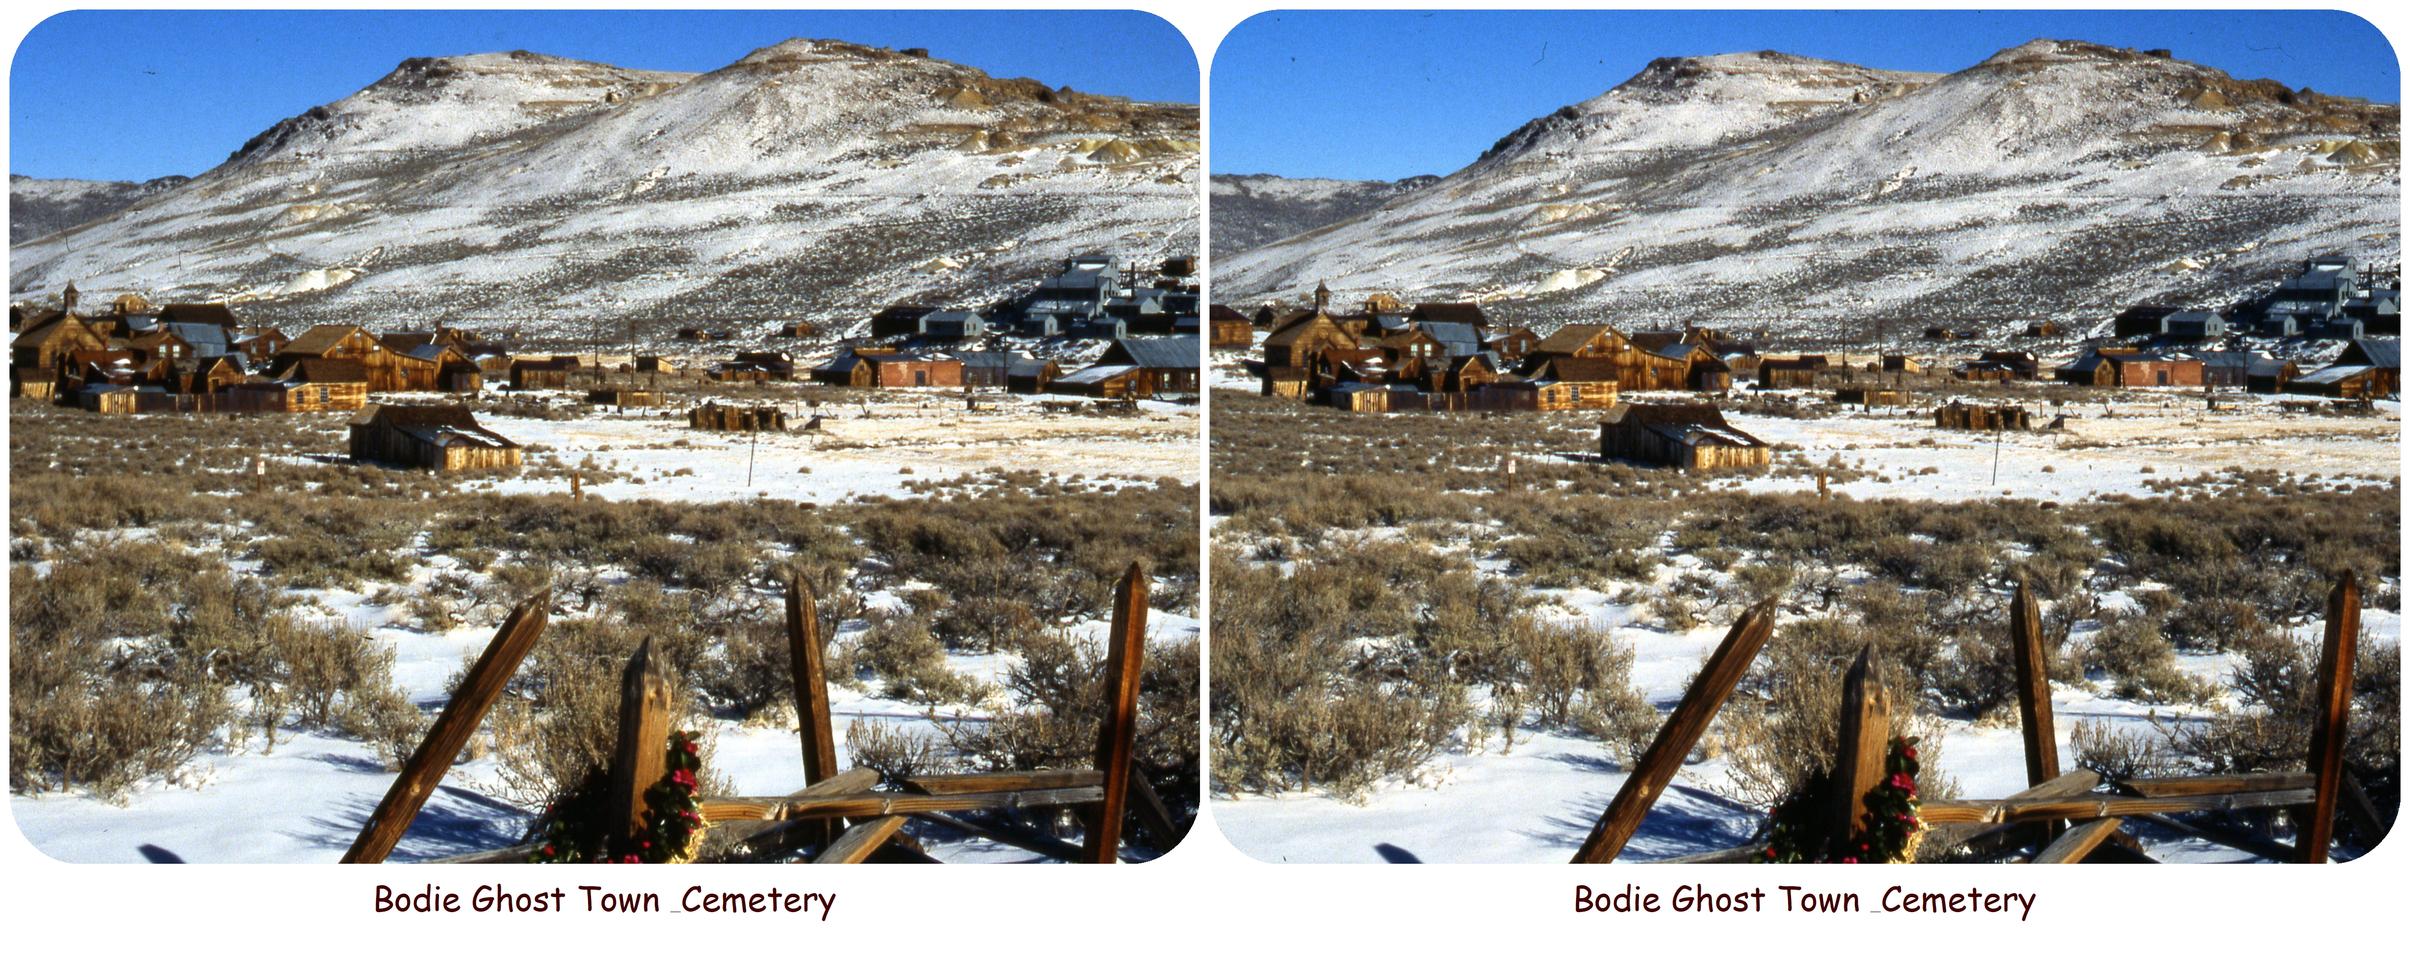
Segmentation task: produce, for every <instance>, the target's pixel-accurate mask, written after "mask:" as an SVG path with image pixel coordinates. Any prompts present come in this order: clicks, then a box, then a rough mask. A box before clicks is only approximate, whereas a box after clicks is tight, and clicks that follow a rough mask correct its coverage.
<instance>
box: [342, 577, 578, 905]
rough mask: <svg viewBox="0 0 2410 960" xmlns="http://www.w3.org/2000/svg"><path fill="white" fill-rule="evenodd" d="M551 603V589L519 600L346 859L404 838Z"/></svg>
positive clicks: (367, 856) (380, 852)
mask: <svg viewBox="0 0 2410 960" xmlns="http://www.w3.org/2000/svg"><path fill="white" fill-rule="evenodd" d="M551 609H552V591H551V590H549V589H547V590H543V591H541V592H538V593H537V594H536V595H535V596H532V597H529V598H527V599H526V600H523V601H521V602H520V603H519V605H518V606H517V607H516V608H513V609H512V610H511V612H510V616H509V617H508V618H506V619H504V620H503V621H502V628H501V629H500V630H496V631H495V632H494V639H493V641H492V642H491V643H488V644H486V646H485V652H484V653H482V654H479V655H478V656H477V663H476V664H475V665H473V666H471V667H469V672H468V675H467V676H466V677H463V678H462V679H461V681H460V689H458V690H456V691H453V693H452V699H451V700H450V702H447V703H445V704H444V708H443V713H442V714H440V715H438V716H437V717H436V718H435V725H434V726H433V727H430V728H428V730H427V737H426V739H424V740H421V741H419V744H418V750H416V751H415V752H413V753H411V754H410V759H409V761H408V762H405V763H403V764H402V772H401V775H400V776H397V777H395V778H394V779H393V786H392V787H390V788H388V789H387V790H386V791H385V799H383V800H381V801H379V802H378V803H377V809H376V811H375V812H374V813H371V814H369V815H368V822H367V823H366V824H363V825H362V826H361V827H360V836H359V837H358V838H356V839H354V840H353V841H352V844H351V849H350V850H347V851H344V854H343V862H344V863H382V862H384V860H385V857H386V855H388V854H391V853H392V852H393V847H394V845H395V844H397V843H400V842H401V840H402V834H403V833H404V832H407V831H408V830H409V829H410V821H411V820H413V819H415V818H416V817H417V816H418V810H419V808H420V807H422V806H425V805H426V803H427V797H428V795H429V794H432V793H434V792H435V785H436V784H437V783H440V782H442V780H443V777H444V772H445V771H447V770H450V769H452V761H453V760H454V759H455V758H457V757H459V756H460V750H461V748H463V747H466V746H468V744H469V736H470V735H471V734H474V733H476V732H477V725H478V724H479V723H480V722H482V721H484V719H485V712H486V711H487V710H491V709H493V706H494V701H495V700H497V699H500V698H501V696H502V688H503V687H504V686H506V685H508V684H509V683H510V677H511V674H513V673H516V672H518V670H519V661H521V660H524V659H526V658H527V651H528V650H529V649H531V648H533V647H534V646H535V643H536V638H538V637H541V636H543V635H544V624H545V620H546V617H547V612H548V611H550V610H551Z"/></svg>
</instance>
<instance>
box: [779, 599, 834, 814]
mask: <svg viewBox="0 0 2410 960" xmlns="http://www.w3.org/2000/svg"><path fill="white" fill-rule="evenodd" d="M826 658H827V651H826V650H825V649H823V648H822V646H821V644H820V604H819V602H818V601H817V600H816V599H815V598H814V597H813V596H812V588H811V587H810V586H808V585H806V584H805V583H804V579H803V573H802V572H801V571H797V572H796V573H795V574H794V576H793V577H791V578H789V579H788V581H787V665H788V666H789V667H790V668H792V672H793V673H794V675H795V723H796V726H798V727H799V728H801V729H800V731H799V734H800V736H801V737H802V739H803V782H804V785H806V786H809V785H811V784H815V783H819V782H820V781H822V780H826V779H828V778H830V777H833V776H836V775H837V740H836V736H835V734H833V733H832V732H831V731H830V729H829V719H828V667H827V660H826Z"/></svg>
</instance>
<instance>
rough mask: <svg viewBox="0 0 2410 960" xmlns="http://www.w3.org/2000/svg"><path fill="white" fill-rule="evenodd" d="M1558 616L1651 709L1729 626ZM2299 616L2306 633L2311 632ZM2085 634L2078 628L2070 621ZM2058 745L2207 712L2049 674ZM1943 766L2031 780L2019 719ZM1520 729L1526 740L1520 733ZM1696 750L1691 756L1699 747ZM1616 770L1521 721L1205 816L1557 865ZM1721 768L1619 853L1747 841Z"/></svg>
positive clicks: (1448, 859)
mask: <svg viewBox="0 0 2410 960" xmlns="http://www.w3.org/2000/svg"><path fill="white" fill-rule="evenodd" d="M1548 593H1549V594H1550V595H1551V596H1554V597H1555V598H1556V599H1557V601H1558V603H1559V604H1560V605H1561V607H1560V609H1559V610H1558V611H1557V613H1558V615H1559V616H1562V617H1566V618H1583V619H1588V620H1590V621H1592V622H1593V623H1595V624H1596V625H1598V626H1601V627H1605V628H1607V629H1610V630H1611V631H1612V632H1613V634H1614V636H1615V638H1616V639H1617V640H1619V641H1622V642H1625V643H1629V644H1631V645H1632V647H1633V649H1634V650H1635V651H1636V652H1637V657H1636V659H1635V660H1634V663H1633V665H1632V682H1633V684H1634V685H1636V686H1638V687H1639V688H1640V689H1641V690H1642V692H1643V693H1645V694H1646V695H1647V696H1648V698H1649V699H1650V700H1651V701H1652V702H1654V703H1655V704H1656V705H1657V707H1658V708H1659V709H1660V710H1671V709H1672V708H1673V705H1674V704H1675V703H1676V702H1677V701H1679V700H1680V699H1681V697H1682V692H1683V689H1684V687H1685V686H1686V685H1687V684H1688V683H1689V682H1690V678H1691V677H1692V675H1693V674H1695V673H1696V672H1697V670H1698V667H1699V662H1700V661H1701V660H1702V659H1704V658H1705V657H1706V655H1707V653H1708V651H1710V650H1712V649H1714V647H1715V645H1716V644H1717V643H1718V642H1719V641H1721V640H1722V639H1723V634H1724V631H1725V630H1726V628H1727V625H1725V624H1712V625H1707V626H1702V627H1700V628H1698V629H1696V630H1692V631H1689V632H1687V633H1666V632H1663V631H1661V630H1658V629H1656V628H1654V627H1651V626H1646V625H1643V624H1641V623H1638V622H1636V621H1637V618H1636V617H1635V616H1634V615H1633V613H1632V611H1631V610H1629V609H1628V608H1625V607H1622V606H1619V605H1616V604H1613V603H1610V602H1608V601H1607V600H1606V599H1605V596H1604V595H1603V594H1599V593H1596V592H1592V591H1549V592H1548ZM2363 617H2364V619H2365V622H2366V623H2367V625H2368V630H2369V635H2370V636H2371V637H2386V638H2392V639H2395V640H2398V638H2399V637H2400V635H2401V620H2400V618H2399V617H2398V616H2397V615H2395V614H2392V613H2388V612H2386V611H2383V610H2375V609H2371V610H2368V611H2365V612H2364V613H2363ZM2316 631H2317V627H2316V625H2314V624H2313V625H2310V626H2308V627H2305V628H2303V629H2302V631H2301V632H2300V636H2301V637H2304V638H2306V637H2308V636H2310V635H2312V634H2314V633H2316ZM2079 636H2080V634H2079ZM2179 659H2180V661H2181V662H2182V664H2183V667H2184V669H2185V670H2187V671H2188V672H2190V673H2192V674H2194V675H2196V676H2199V677H2202V678H2205V679H2214V680H2218V681H2220V682H2221V685H2223V680H2224V678H2225V675H2226V673H2227V671H2228V669H2229V664H2228V662H2227V660H2226V658H2224V657H2221V656H2182V657H2180V658H2179ZM2051 704H2052V711H2053V713H2054V715H2055V716H2056V717H2057V719H2058V725H2057V730H2058V733H2059V736H2060V743H2059V753H2060V756H2062V757H2068V756H2073V755H2074V753H2075V751H2074V748H2073V747H2071V746H2069V745H2068V743H2067V740H2066V737H2067V735H2068V733H2069V731H2070V730H2072V729H2073V727H2074V725H2075V724H2076V722H2078V721H2092V722H2095V723H2103V722H2105V723H2108V724H2110V725H2111V726H2112V728H2113V729H2117V730H2120V731H2124V732H2138V733H2149V732H2151V730H2152V727H2151V720H2150V718H2151V716H2152V715H2153V713H2154V711H2155V712H2156V714H2157V716H2158V717H2159V718H2160V720H2161V721H2162V722H2179V721H2181V720H2182V718H2185V717H2191V716H2198V715H2201V714H2204V713H2206V712H2207V708H2205V707H2190V706H2177V707H2169V706H2166V705H2158V706H2153V705H2150V704H2144V703H2137V702H2133V701H2126V700H2119V699H2116V698H2113V697H2108V696H2104V695H2102V694H2101V693H2099V692H2097V691H2095V690H2093V689H2089V688H2088V685H2086V684H2081V683H2074V682H2065V681H2062V682H2056V683H2054V684H2053V688H2052V696H2051ZM1938 722H1939V723H1940V724H1941V728H1942V733H1941V737H1940V740H1941V749H1940V751H1939V756H1938V771H1939V772H1940V773H1941V774H1943V775H1946V776H1948V777H1950V778H1953V779H1955V780H1956V781H1957V782H1958V787H1959V791H1960V795H1962V796H1966V797H2002V796H2006V795H2008V794H2010V793H2014V792H2016V791H2018V790H2022V789H2024V788H2025V786H2026V783H2025V759H2024V746H2023V741H2022V740H2021V738H2020V735H2019V733H2018V730H2017V728H2016V727H2015V726H2014V725H2013V724H2000V723H1989V724H1982V723H1974V722H1970V721H1966V720H1959V719H1942V720H1939V721H1938ZM1526 738H1527V739H1526ZM1695 759H1696V758H1695V757H1694V760H1695ZM1625 773H1626V771H1625V770H1624V769H1623V767H1622V766H1621V765H1620V764H1619V763H1618V762H1617V761H1616V759H1615V758H1614V757H1613V756H1612V755H1611V752H1610V751H1609V750H1608V748H1607V746H1606V744H1604V743H1602V742H1600V741H1598V740H1595V739H1590V738H1585V737H1575V736H1564V735H1560V734H1553V733H1534V732H1532V731H1528V730H1527V731H1524V732H1523V733H1522V734H1520V735H1519V736H1518V739H1517V740H1516V742H1515V744H1514V746H1513V747H1512V748H1511V749H1503V750H1502V749H1501V747H1500V743H1499V741H1498V739H1497V738H1496V737H1495V736H1494V735H1493V736H1492V737H1491V738H1490V739H1489V740H1488V742H1487V743H1485V744H1484V745H1483V748H1482V749H1481V750H1480V751H1478V752H1473V753H1458V754H1450V755H1447V756H1445V757H1443V758H1441V759H1440V760H1439V761H1438V762H1436V763H1435V764H1433V766H1432V767H1431V768H1430V769H1429V770H1428V771H1426V773H1425V776H1424V778H1423V780H1422V781H1421V782H1417V783H1393V784H1390V785H1388V786H1385V787H1384V788H1382V789H1380V790H1378V791H1376V792H1375V793H1374V794H1373V795H1372V796H1371V797H1370V798H1368V799H1367V800H1366V801H1365V802H1363V803H1361V804H1357V803H1350V802H1347V801H1345V800H1340V799H1336V798H1333V797H1330V796H1327V795H1323V794H1319V793H1289V794H1284V795H1279V796H1260V795H1255V794H1244V795H1239V796H1236V797H1233V796H1230V795H1227V794H1219V793H1217V794H1215V795H1214V797H1213V817H1214V823H1215V825H1216V826H1218V827H1219V828H1220V829H1221V831H1222V833H1223V835H1225V836H1227V837H1228V838H1229V839H1230V842H1231V844H1232V845H1234V846H1236V847H1238V849H1239V850H1240V851H1242V852H1244V853H1246V854H1248V855H1249V856H1253V857H1255V858H1257V859H1259V860H1265V861H1270V862H1274V863H1283V862H1300V863H1328V862H1341V863H1377V862H1383V861H1388V862H1429V863H1525V862H1531V863H1541V862H1545V863H1559V862H1564V861H1565V860H1567V859H1569V858H1571V857H1572V856H1573V853H1574V851H1575V850H1576V849H1578V848H1579V847H1580V846H1581V843H1582V840H1583V838H1584V837H1586V836H1588V834H1589V832H1590V828H1591V826H1592V825H1593V824H1595V823H1596V822H1597V820H1598V816H1599V815H1600V814H1601V813H1604V812H1605V811H1606V809H1607V804H1608V802H1609V801H1611V800H1613V799H1614V797H1615V793H1616V791H1617V790H1620V789H1622V787H1623V781H1624V777H1625ZM1727 773H1728V765H1727V764H1726V763H1725V761H1723V760H1721V759H1709V760H1704V761H1697V762H1692V763H1689V764H1687V765H1685V766H1684V767H1683V768H1682V770H1681V771H1680V772H1679V773H1677V774H1676V775H1675V777H1674V780H1673V783H1672V784H1671V785H1669V786H1668V787H1667V788H1666V791H1665V793H1664V795H1663V796H1662V797H1661V798H1659V799H1658V801H1657V803H1656V805H1655V806H1653V807H1651V808H1650V811H1649V815H1648V818H1647V820H1645V821H1644V822H1643V823H1642V824H1641V827H1640V832H1639V833H1638V834H1637V835H1635V836H1634V837H1633V838H1632V841H1631V844H1630V846H1629V847H1627V848H1626V852H1625V854H1624V856H1623V858H1622V859H1625V860H1631V861H1647V860H1661V859H1665V858H1669V857H1677V856H1682V855H1685V854H1692V853H1704V852H1707V851H1710V850H1717V849H1723V848H1727V847H1732V846H1737V845H1739V844H1743V843H1746V842H1748V841H1749V839H1750V836H1751V834H1752V833H1753V832H1754V831H1755V830H1756V829H1757V826H1758V824H1759V823H1760V822H1762V821H1763V819H1764V816H1765V812H1764V811H1762V810H1752V809H1749V808H1747V807H1745V806H1743V805H1741V804H1738V803H1735V802H1733V801H1731V800H1729V799H1726V798H1725V797H1724V796H1723V795H1721V793H1720V789H1721V788H1722V786H1723V785H1724V783H1725V778H1726V776H1727ZM2149 842H2150V848H2151V852H2152V855H2153V856H2155V857H2158V858H2160V859H2162V860H2180V861H2187V862H2216V861H2226V860H2248V859H2252V858H2250V857H2249V856H2247V855H2245V854H2241V853H2239V852H2237V851H2234V850H2232V849H2229V848H2225V847H2219V846H2214V845H2207V844H2198V843H2180V842H2176V841H2175V839H2174V838H2158V837H2153V838H2150V840H2149Z"/></svg>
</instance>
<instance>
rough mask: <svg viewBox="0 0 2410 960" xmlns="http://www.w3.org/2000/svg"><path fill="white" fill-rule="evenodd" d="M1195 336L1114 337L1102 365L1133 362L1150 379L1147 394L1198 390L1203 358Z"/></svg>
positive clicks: (1129, 364)
mask: <svg viewBox="0 0 2410 960" xmlns="http://www.w3.org/2000/svg"><path fill="white" fill-rule="evenodd" d="M1197 347H1198V343H1197V338H1195V337H1141V338H1123V339H1120V340H1115V341H1113V344H1112V345H1111V346H1108V347H1106V348H1105V352H1104V353H1103V354H1102V355H1100V356H1098V357H1097V358H1096V363H1097V365H1098V366H1133V367H1137V368H1138V369H1139V371H1140V372H1141V373H1142V374H1143V375H1144V376H1145V377H1146V378H1147V380H1148V381H1149V382H1148V384H1147V394H1148V395H1150V396H1152V395H1155V394H1164V393H1195V392H1197V389H1198V385H1199V384H1200V383H1201V382H1202V380H1201V379H1200V377H1199V373H1200V369H1201V366H1202V358H1201V357H1199V356H1198V351H1197Z"/></svg>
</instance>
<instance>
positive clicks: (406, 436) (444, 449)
mask: <svg viewBox="0 0 2410 960" xmlns="http://www.w3.org/2000/svg"><path fill="white" fill-rule="evenodd" d="M520 456H521V452H520V450H519V445H518V444H517V443H514V442H512V441H511V440H510V439H509V438H507V437H504V436H503V435H501V434H498V433H495V432H493V431H491V430H488V429H486V428H484V427H481V426H478V425H477V416H476V414H473V413H470V412H469V408H467V407H464V406H459V405H457V404H442V405H421V404H394V403H384V404H378V405H376V406H373V407H370V408H368V409H366V410H363V411H361V413H360V415H359V416H357V417H354V418H352V421H351V458H352V459H353V460H358V461H363V462H376V463H389V464H393V465H395V466H402V467H416V468H420V469H427V470H438V471H442V472H445V473H455V472H459V471H464V470H516V469H518V468H519V463H520Z"/></svg>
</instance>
